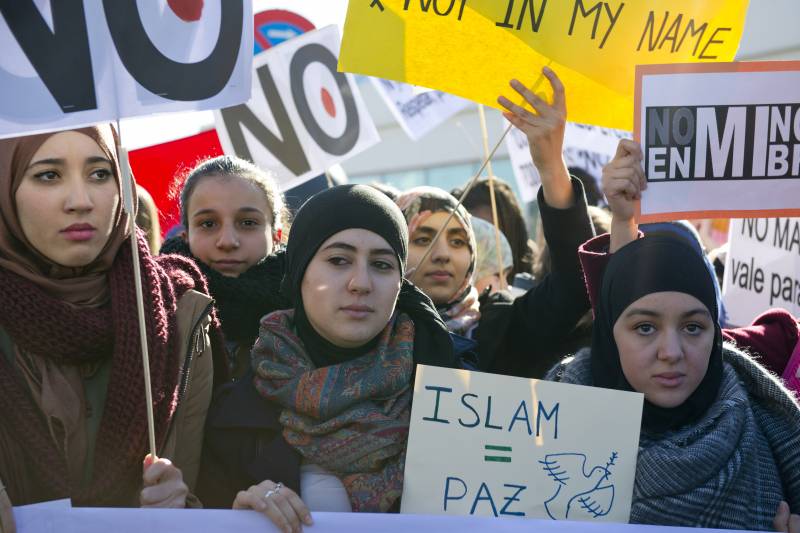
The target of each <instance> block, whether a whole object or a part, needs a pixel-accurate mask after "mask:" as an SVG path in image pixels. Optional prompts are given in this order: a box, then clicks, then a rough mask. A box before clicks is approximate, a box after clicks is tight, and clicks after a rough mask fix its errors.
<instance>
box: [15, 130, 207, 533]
mask: <svg viewBox="0 0 800 533" xmlns="http://www.w3.org/2000/svg"><path fill="white" fill-rule="evenodd" d="M115 144H116V143H115V132H114V130H113V129H112V128H111V127H110V126H107V125H105V126H97V127H91V128H81V129H76V130H70V131H66V132H59V133H51V134H42V135H34V136H28V137H19V138H14V139H5V140H0V389H1V390H2V391H3V394H2V395H0V487H1V488H0V531H2V532H3V533H5V532H6V531H13V528H14V525H13V519H12V517H11V515H10V512H9V507H10V504H11V503H13V504H14V505H22V504H30V503H36V502H41V501H47V500H53V499H60V498H71V499H72V502H73V505H78V506H138V505H142V506H159V507H184V506H186V504H187V502H188V503H191V502H192V500H193V498H192V497H191V496H190V491H191V489H192V487H193V484H194V480H195V477H196V472H197V467H198V464H197V463H198V461H199V457H200V451H201V450H200V443H201V442H202V428H203V424H204V421H205V414H206V410H207V407H208V403H209V401H210V397H211V387H212V353H211V349H210V346H211V343H210V338H215V337H216V331H217V328H216V319H215V317H214V315H213V314H212V309H213V307H212V305H211V299H210V298H209V297H208V296H207V290H206V287H205V282H204V281H203V278H202V276H201V275H200V273H199V272H198V271H197V269H196V267H195V266H194V265H193V264H192V263H191V262H189V261H187V260H185V259H182V258H177V257H174V256H168V257H163V258H154V257H152V256H151V255H150V254H149V252H148V250H147V245H146V243H145V240H144V237H143V235H142V234H138V235H136V239H137V242H138V254H139V259H140V262H141V266H142V282H143V294H144V302H145V316H146V331H147V338H148V346H149V353H150V374H151V380H152V384H153V411H154V415H155V431H156V442H157V453H158V456H159V457H160V458H159V459H155V460H154V458H152V457H150V456H149V455H148V451H149V450H148V430H147V417H146V409H145V393H144V376H143V366H142V361H141V348H140V341H139V329H138V321H137V312H136V294H135V288H134V279H133V270H132V253H131V246H130V242H129V239H130V238H131V235H130V234H129V232H128V226H129V224H128V215H127V214H126V213H125V212H124V211H123V209H122V201H121V195H120V190H121V185H120V183H121V180H120V168H119V162H118V159H117V154H116V150H115V148H114V147H115ZM134 197H135V195H134ZM210 335H211V337H210ZM4 508H5V512H4V511H3V509H4Z"/></svg>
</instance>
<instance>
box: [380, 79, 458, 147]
mask: <svg viewBox="0 0 800 533" xmlns="http://www.w3.org/2000/svg"><path fill="white" fill-rule="evenodd" d="M370 79H371V80H372V84H373V85H374V86H375V89H376V90H377V91H378V94H380V95H381V97H382V98H383V100H384V102H386V105H387V107H388V108H389V111H391V112H392V115H394V118H395V120H397V122H398V124H400V126H401V127H402V128H403V130H404V131H405V132H406V135H408V136H409V138H410V139H411V140H412V141H418V140H420V139H421V138H422V137H424V136H425V135H426V134H428V133H429V132H430V131H432V130H433V129H435V128H436V127H438V126H439V125H440V124H442V123H443V122H444V121H445V120H447V119H448V118H450V117H452V116H453V115H455V114H456V113H458V112H459V111H461V110H462V109H464V108H465V107H467V106H468V105H470V104H472V102H470V101H469V100H465V99H463V98H459V97H458V96H453V95H451V94H447V93H443V92H441V91H424V92H419V91H417V90H415V87H414V86H413V85H407V84H405V83H398V82H396V81H391V80H382V79H380V78H370ZM473 105H474V104H473Z"/></svg>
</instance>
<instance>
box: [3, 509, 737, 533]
mask: <svg viewBox="0 0 800 533" xmlns="http://www.w3.org/2000/svg"><path fill="white" fill-rule="evenodd" d="M312 516H313V518H314V525H313V526H304V527H303V531H307V532H309V533H352V532H353V531H379V532H381V533H407V532H408V531H419V532H423V531H458V532H459V533H483V532H485V531H492V532H495V533H528V532H530V531H537V532H540V533H586V532H588V533H620V532H622V533H704V532H706V533H712V532H721V531H722V530H718V529H699V528H698V529H695V528H684V527H659V526H640V525H628V524H608V523H605V524H604V523H587V522H553V521H552V520H548V521H544V520H495V519H493V518H480V517H476V516H466V517H465V516H417V515H402V514H369V513H316V512H314V513H312ZM14 517H15V519H16V521H17V533H43V532H48V533H49V532H58V533H108V532H109V531H113V532H114V533H141V532H142V531H159V532H169V533H197V532H198V531H202V532H203V533H229V532H231V531H236V532H237V533H272V532H274V533H277V532H279V531H280V530H279V529H278V528H276V527H275V526H274V525H272V523H271V522H270V521H269V519H267V518H266V517H265V516H264V515H262V514H260V513H257V512H255V511H230V510H212V509H112V508H97V509H95V508H86V507H82V508H74V509H69V508H63V507H49V508H48V507H47V505H46V504H45V505H44V506H42V505H29V506H25V507H16V508H14ZM745 533H746V532H745Z"/></svg>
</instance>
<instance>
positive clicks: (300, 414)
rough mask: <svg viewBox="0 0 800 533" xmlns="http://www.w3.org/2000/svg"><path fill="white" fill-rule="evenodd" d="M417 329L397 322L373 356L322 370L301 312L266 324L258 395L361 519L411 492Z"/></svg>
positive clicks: (257, 360) (257, 365) (404, 320)
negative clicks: (408, 459)
mask: <svg viewBox="0 0 800 533" xmlns="http://www.w3.org/2000/svg"><path fill="white" fill-rule="evenodd" d="M413 352H414V323H413V321H412V320H411V318H409V317H408V315H406V314H403V313H400V314H397V315H396V316H395V317H393V318H392V320H391V321H390V322H389V325H388V326H387V327H386V328H385V329H384V331H383V333H382V334H381V336H380V340H379V342H378V344H377V346H376V347H375V348H374V349H373V350H372V351H370V352H369V353H368V354H366V355H364V356H362V357H358V358H356V359H353V360H351V361H347V362H344V363H341V364H336V365H331V366H326V367H321V368H315V367H314V364H313V363H312V361H311V359H310V358H309V357H308V356H307V355H306V353H305V348H304V346H303V342H302V340H300V338H299V337H298V336H297V334H296V333H295V328H294V310H289V311H277V312H275V313H272V314H271V315H269V316H267V317H265V318H264V319H263V320H262V321H261V334H260V335H259V338H258V340H257V341H256V345H255V347H254V348H253V352H252V364H253V369H254V370H255V373H256V377H255V378H254V382H255V386H256V389H258V391H259V393H260V394H261V395H262V396H264V397H265V398H267V399H269V400H271V401H274V402H277V403H278V404H280V405H281V406H282V407H283V412H282V413H281V417H280V422H281V424H282V425H283V428H284V429H283V437H284V438H285V439H286V442H288V443H289V444H290V445H291V446H292V447H294V448H295V449H296V450H297V451H298V452H299V453H300V454H301V455H302V456H303V458H304V459H305V460H306V461H309V462H311V463H314V464H317V465H319V466H322V467H323V468H325V469H326V470H328V471H330V472H333V473H334V474H336V475H337V476H338V477H339V478H340V479H341V481H342V484H343V485H344V487H345V489H346V490H347V494H348V495H349V497H350V503H351V505H352V508H353V511H355V512H386V511H388V510H389V509H391V507H392V506H393V505H394V504H395V503H396V502H397V501H398V500H399V499H400V496H401V495H402V492H403V469H404V466H405V450H406V443H407V442H408V426H409V419H410V416H411V398H412V389H411V377H412V373H413V370H414V361H413Z"/></svg>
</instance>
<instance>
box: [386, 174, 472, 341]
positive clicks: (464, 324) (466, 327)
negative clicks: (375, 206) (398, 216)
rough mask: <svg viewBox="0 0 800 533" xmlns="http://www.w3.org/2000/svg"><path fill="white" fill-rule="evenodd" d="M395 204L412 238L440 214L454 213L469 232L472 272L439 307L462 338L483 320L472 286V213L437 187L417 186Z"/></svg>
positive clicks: (468, 272)
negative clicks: (420, 227) (432, 217)
mask: <svg viewBox="0 0 800 533" xmlns="http://www.w3.org/2000/svg"><path fill="white" fill-rule="evenodd" d="M396 202H397V205H398V206H400V209H402V211H403V215H404V216H405V219H406V222H407V223H408V233H409V235H413V234H414V231H416V229H417V228H418V227H419V226H420V225H421V224H422V223H423V222H425V220H427V219H428V218H430V217H431V216H432V215H434V214H435V213H440V212H444V213H454V215H453V217H454V218H455V219H456V220H457V221H458V223H459V224H460V225H461V227H462V228H464V231H466V232H467V239H468V246H469V252H470V264H469V269H468V270H467V274H466V275H465V276H464V280H463V282H462V283H461V286H460V287H459V288H458V290H456V292H455V294H454V295H453V297H452V298H451V299H450V301H448V302H446V303H445V304H444V305H439V306H437V310H438V311H439V314H440V315H442V316H443V317H444V318H445V321H446V323H447V326H448V327H449V328H450V330H451V331H453V332H455V333H458V334H460V335H466V334H468V333H469V331H470V330H471V329H472V327H473V326H474V325H475V324H477V322H478V321H479V320H480V317H481V315H480V310H479V303H478V293H477V290H476V289H475V287H474V286H473V276H474V274H475V266H476V262H477V249H478V247H477V245H476V243H475V232H474V231H473V229H472V219H471V217H470V215H469V213H468V212H467V210H466V209H465V208H464V206H462V205H459V204H458V200H456V199H455V198H454V197H453V196H452V195H451V194H449V193H447V192H446V191H443V190H442V189H437V188H436V187H415V188H413V189H410V190H408V191H406V192H405V193H403V194H402V195H400V197H399V198H398V199H397V200H396Z"/></svg>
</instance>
